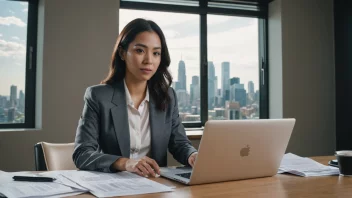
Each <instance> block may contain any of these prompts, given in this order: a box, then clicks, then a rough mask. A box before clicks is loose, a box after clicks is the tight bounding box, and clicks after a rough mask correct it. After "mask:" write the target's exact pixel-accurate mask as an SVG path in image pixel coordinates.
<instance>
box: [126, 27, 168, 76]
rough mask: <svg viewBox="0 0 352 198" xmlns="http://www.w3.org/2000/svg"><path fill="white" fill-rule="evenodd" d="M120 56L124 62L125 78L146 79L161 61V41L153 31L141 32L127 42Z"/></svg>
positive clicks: (152, 73) (153, 72)
mask: <svg viewBox="0 0 352 198" xmlns="http://www.w3.org/2000/svg"><path fill="white" fill-rule="evenodd" d="M122 58H123V60H124V61H125V63H126V78H129V79H131V80H132V79H133V80H134V81H147V80H149V79H150V78H151V77H152V76H153V75H154V74H155V72H156V71H157V69H158V67H159V65H160V61H161V41H160V38H159V36H158V34H156V33H155V32H141V33H139V34H138V35H137V36H136V38H135V39H134V40H133V41H132V42H131V43H130V44H129V46H128V49H127V51H125V52H123V54H122Z"/></svg>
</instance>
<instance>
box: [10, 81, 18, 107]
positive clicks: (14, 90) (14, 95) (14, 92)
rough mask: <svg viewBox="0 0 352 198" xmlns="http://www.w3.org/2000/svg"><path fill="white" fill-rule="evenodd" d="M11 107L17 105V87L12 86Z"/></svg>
mask: <svg viewBox="0 0 352 198" xmlns="http://www.w3.org/2000/svg"><path fill="white" fill-rule="evenodd" d="M10 105H11V107H15V106H16V105H17V86H15V85H11V90H10Z"/></svg>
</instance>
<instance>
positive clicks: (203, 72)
mask: <svg viewBox="0 0 352 198" xmlns="http://www.w3.org/2000/svg"><path fill="white" fill-rule="evenodd" d="M199 5H200V7H201V8H206V7H207V1H200V2H199ZM207 35H208V30H207V14H206V13H201V14H200V96H201V103H200V106H201V111H200V113H201V115H200V120H201V123H202V126H204V125H205V122H206V121H207V120H208V42H207V39H208V37H207Z"/></svg>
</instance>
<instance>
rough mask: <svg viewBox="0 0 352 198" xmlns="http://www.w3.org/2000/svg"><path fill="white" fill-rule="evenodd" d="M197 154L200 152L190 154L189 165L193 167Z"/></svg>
mask: <svg viewBox="0 0 352 198" xmlns="http://www.w3.org/2000/svg"><path fill="white" fill-rule="evenodd" d="M197 155H198V152H194V153H192V154H191V156H189V158H188V163H189V165H191V166H192V168H193V166H194V163H195V162H196V159H197Z"/></svg>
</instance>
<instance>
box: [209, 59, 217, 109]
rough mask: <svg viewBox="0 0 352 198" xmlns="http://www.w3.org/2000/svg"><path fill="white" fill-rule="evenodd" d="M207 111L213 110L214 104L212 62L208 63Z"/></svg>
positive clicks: (213, 71) (213, 69)
mask: <svg viewBox="0 0 352 198" xmlns="http://www.w3.org/2000/svg"><path fill="white" fill-rule="evenodd" d="M208 96H209V98H208V109H209V110H212V109H214V102H215V67H214V64H213V62H212V61H209V62H208Z"/></svg>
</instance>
